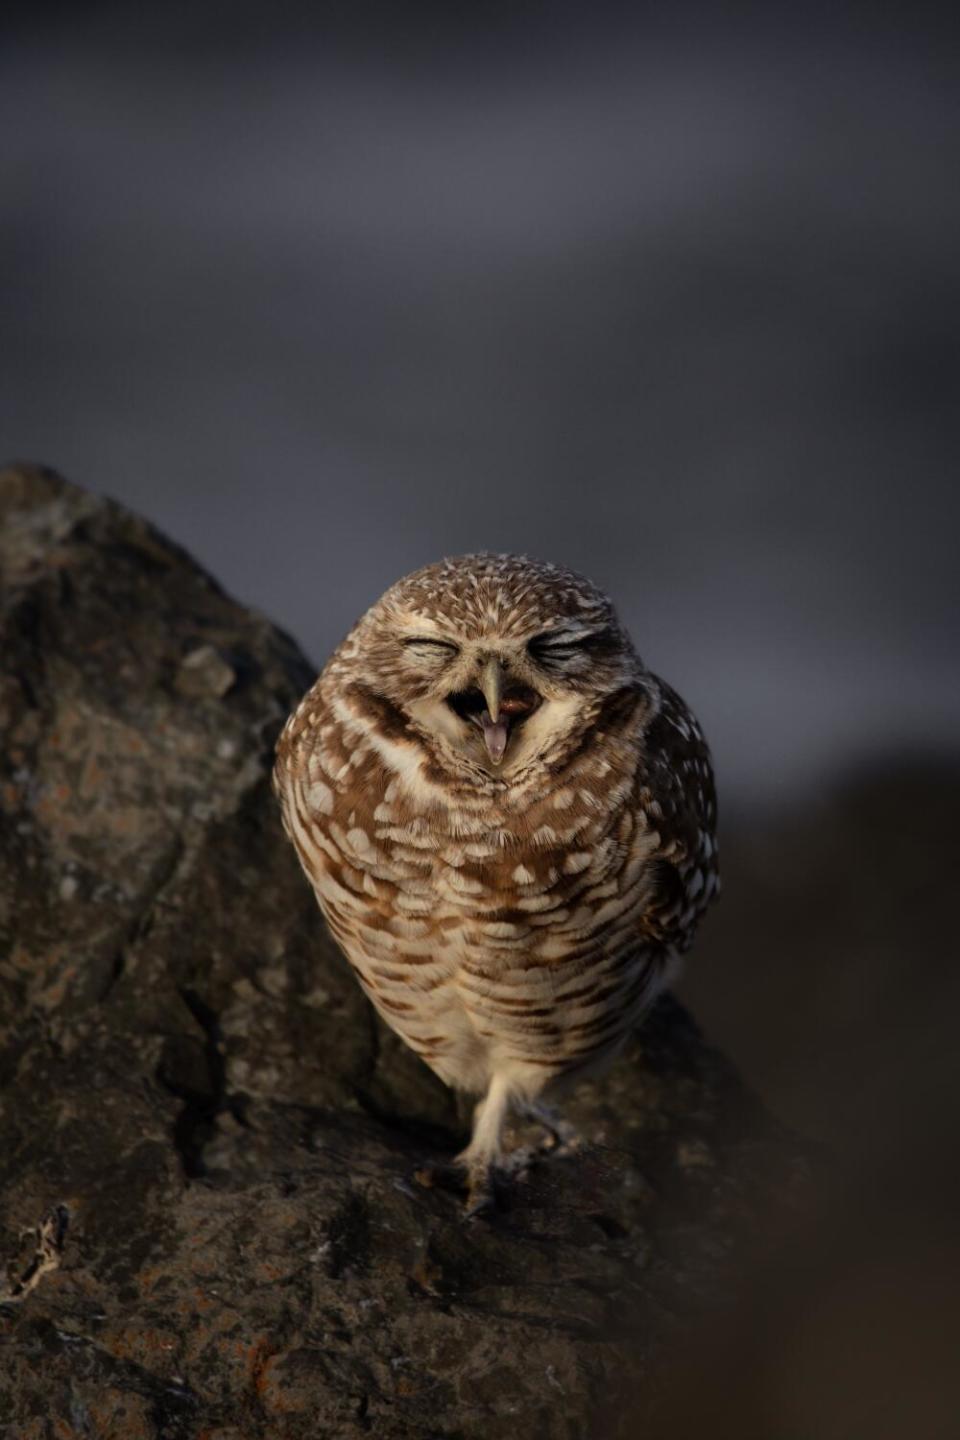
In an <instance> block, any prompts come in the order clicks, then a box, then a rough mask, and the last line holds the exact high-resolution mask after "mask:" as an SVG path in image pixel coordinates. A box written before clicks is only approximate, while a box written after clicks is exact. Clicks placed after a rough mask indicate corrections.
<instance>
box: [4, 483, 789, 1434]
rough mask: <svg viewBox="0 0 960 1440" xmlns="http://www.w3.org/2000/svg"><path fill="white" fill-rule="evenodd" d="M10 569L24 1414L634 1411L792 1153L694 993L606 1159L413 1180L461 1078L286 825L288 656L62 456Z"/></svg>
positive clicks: (565, 1424)
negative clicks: (692, 1012) (321, 902)
mask: <svg viewBox="0 0 960 1440" xmlns="http://www.w3.org/2000/svg"><path fill="white" fill-rule="evenodd" d="M0 564H2V566H3V594H2V613H0V626H2V635H0V646H2V656H3V666H2V676H0V729H2V735H3V747H2V771H0V813H2V829H0V930H2V942H3V943H2V960H0V1084H2V1087H3V1088H2V1100H0V1156H2V1161H0V1165H2V1169H0V1259H2V1261H3V1264H4V1269H3V1270H2V1271H0V1436H2V1437H4V1440H13V1437H16V1440H41V1437H42V1440H48V1437H53V1436H61V1435H64V1436H67V1435H78V1436H96V1437H101V1436H102V1437H107V1436H109V1437H111V1440H112V1437H157V1440H159V1437H165V1440H188V1437H189V1440H200V1437H204V1440H260V1437H263V1440H268V1437H269V1440H288V1437H289V1440H295V1437H303V1440H307V1437H309V1440H317V1437H338V1436H360V1435H374V1436H378V1437H380V1436H382V1437H386V1440H390V1437H400V1436H408V1435H409V1436H424V1437H426V1436H436V1437H441V1436H442V1437H448V1440H453V1437H474V1436H490V1435H500V1434H506V1433H510V1434H511V1436H513V1437H516V1440H522V1437H538V1440H550V1437H558V1440H559V1437H576V1436H583V1435H587V1434H595V1433H605V1434H607V1433H609V1434H611V1435H613V1434H622V1435H633V1434H634V1433H637V1426H638V1424H639V1423H640V1415H639V1412H638V1409H637V1400H636V1395H637V1394H638V1393H640V1394H641V1395H642V1394H644V1393H645V1388H644V1386H645V1382H644V1376H646V1375H648V1374H649V1372H650V1367H651V1364H652V1363H653V1360H654V1358H655V1356H656V1355H657V1353H658V1350H659V1348H660V1347H661V1345H662V1343H663V1341H664V1340H665V1338H667V1337H669V1336H670V1335H671V1334H674V1333H676V1332H678V1331H683V1329H684V1327H685V1325H687V1324H688V1323H689V1322H690V1321H691V1320H692V1319H693V1318H694V1317H696V1316H697V1315H698V1314H700V1313H702V1312H703V1310H704V1309H705V1308H706V1307H709V1306H713V1305H715V1304H717V1303H722V1301H723V1300H724V1298H725V1297H727V1296H729V1295H730V1294H731V1293H733V1292H734V1291H735V1288H736V1280H737V1274H738V1267H739V1264H740V1257H741V1256H742V1254H743V1252H744V1243H745V1240H746V1239H747V1237H749V1236H750V1235H751V1234H752V1233H754V1232H755V1231H756V1230H757V1229H758V1227H759V1226H760V1222H761V1219H762V1221H763V1229H764V1232H765V1234H767V1235H769V1234H770V1233H771V1227H772V1231H773V1232H775V1231H776V1230H777V1228H778V1227H779V1228H782V1227H783V1226H788V1225H789V1224H790V1223H791V1216H792V1215H793V1214H794V1213H795V1211H796V1208H797V1205H798V1203H799V1202H800V1199H801V1197H802V1194H803V1192H804V1188H805V1187H804V1178H803V1177H804V1169H805V1166H804V1161H803V1159H802V1157H801V1156H800V1152H799V1147H798V1146H797V1145H796V1144H795V1143H794V1142H793V1141H792V1140H790V1139H789V1138H788V1137H785V1136H784V1135H782V1134H781V1133H780V1132H779V1131H778V1129H777V1127H775V1126H774V1124H773V1123H772V1122H771V1121H770V1120H769V1119H768V1118H767V1117H766V1116H765V1115H764V1113H763V1112H762V1110H761V1109H760V1107H759V1106H758V1104H757V1103H756V1102H755V1101H754V1100H753V1099H752V1098H751V1097H750V1095H749V1094H748V1093H747V1092H746V1091H745V1090H744V1088H743V1087H742V1086H741V1084H740V1082H739V1081H738V1079H737V1077H736V1075H735V1074H734V1073H733V1071H732V1070H731V1068H730V1067H729V1065H728V1064H727V1063H726V1062H725V1061H724V1060H723V1059H722V1058H721V1057H720V1056H719V1055H718V1054H717V1053H716V1052H714V1051H713V1050H711V1049H710V1048H709V1047H708V1046H707V1045H706V1044H704V1042H703V1041H702V1039H701V1038H700V1036H699V1035H698V1033H697V1031H696V1030H695V1028H694V1026H693V1025H692V1024H691V1022H690V1020H689V1019H688V1018H687V1016H686V1015H685V1014H684V1012H683V1011H682V1010H681V1009H680V1008H679V1007H678V1006H677V1005H676V1004H675V1003H674V1002H673V1001H671V1000H664V1001H663V1002H662V1003H661V1004H660V1005H659V1006H658V1007H657V1009H656V1011H655V1012H654V1014H653V1015H652V1017H651V1018H650V1021H649V1023H648V1024H647V1025H646V1027H645V1029H644V1031H643V1035H642V1040H641V1041H638V1042H637V1044H636V1045H635V1046H634V1049H633V1050H632V1052H631V1053H630V1054H628V1055H627V1056H625V1057H624V1058H623V1060H622V1061H621V1062H620V1063H619V1064H618V1065H617V1066H616V1067H615V1069H614V1070H613V1071H612V1072H611V1073H610V1074H609V1075H608V1076H607V1077H606V1078H605V1079H603V1080H601V1081H598V1082H593V1083H589V1084H584V1085H583V1086H581V1088H580V1089H579V1091H578V1092H577V1093H576V1095H575V1097H574V1100H573V1102H572V1105H571V1115H572V1118H574V1119H575V1120H577V1121H578V1122H579V1123H580V1125H581V1126H582V1128H583V1131H584V1133H585V1135H586V1137H587V1139H588V1141H589V1144H588V1146H587V1147H586V1148H585V1149H584V1150H583V1152H582V1153H580V1154H579V1155H576V1156H573V1157H570V1158H567V1159H562V1160H555V1161H553V1162H548V1163H545V1164H542V1165H540V1166H539V1167H538V1168H536V1169H535V1170H533V1171H532V1172H531V1173H530V1175H529V1177H528V1178H527V1179H526V1180H525V1181H524V1182H523V1183H521V1184H519V1185H518V1186H517V1187H516V1189H515V1190H514V1191H513V1192H512V1194H511V1195H510V1196H509V1200H508V1207H507V1209H506V1210H505V1212H504V1213H503V1214H502V1215H499V1216H497V1217H496V1218H495V1219H494V1220H492V1221H491V1222H489V1223H473V1224H469V1225H467V1224H464V1223H463V1222H462V1220H461V1218H460V1209H459V1204H458V1202H457V1200H456V1199H455V1198H454V1197H452V1196H449V1195H447V1194H445V1193H443V1192H441V1191H427V1190H423V1189H421V1188H419V1187H418V1186H416V1185H415V1184H413V1183H412V1178H411V1177H412V1174H413V1172H414V1170H415V1169H416V1168H417V1167H418V1166H419V1165H421V1164H422V1163H423V1161H424V1160H425V1159H426V1158H428V1157H432V1156H435V1155H436V1154H437V1153H438V1152H439V1153H442V1152H444V1151H447V1150H452V1148H453V1147H454V1145H456V1144H457V1143H458V1140H459V1138H460V1135H461V1130H462V1126H461V1123H460V1120H459V1118H458V1115H457V1110H456V1107H455V1105H454V1103H453V1101H452V1099H451V1096H450V1095H449V1094H448V1093H447V1091H446V1090H445V1089H444V1088H443V1087H442V1086H441V1085H440V1084H439V1082H438V1081H436V1080H435V1079H434V1078H433V1076H432V1075H431V1074H430V1073H429V1072H428V1071H427V1070H426V1069H425V1068H424V1067H422V1066H421V1065H420V1062H419V1061H417V1060H416V1059H415V1058H414V1057H413V1056H412V1055H411V1054H410V1053H409V1052H408V1051H407V1050H406V1049H405V1048H404V1047H403V1046H402V1045H400V1043H399V1042H398V1041H397V1040H396V1039H395V1038H394V1037H393V1036H392V1035H391V1034H390V1032H389V1031H387V1030H385V1029H384V1028H383V1027H382V1026H381V1025H380V1023H379V1022H378V1021H377V1020H376V1019H375V1017H374V1015H373V1013H372V1011H371V1010H370V1008H369V1007H368V1005H367V1003H366V1001H365V1000H364V998H363V997H362V995H361V993H360V991H359V988H358V987H357V985H356V984H355V982H354V980H353V979H352V977H351V975H350V973H349V971H348V969H347V966H346V964H345V963H344V962H343V961H342V960H341V958H340V957H339V955H338V954H337V952H336V951H335V949H334V948H333V946H332V945H331V942H330V941H329V939H328V937H327V936H326V934H325V932H324V930H323V927H322V924H321V920H320V916H319V913H318V911H317V910H316V907H315V905H314V901H313V898H312V895H311V894H310V892H309V891H308V889H307V886H306V884H305V883H304V881H303V879H302V877H301V874H300V871H299V868H298V866H297V863H296V860H295V858H294V856H293V852H292V850H291V848H290V846H289V845H288V844H287V842H286V841H285V839H284V837H283V835H282V833H281V830H280V825H279V822H278V815H277V810H276V806H275V804H274V801H273V798H272V795H271V791H270V787H269V771H270V766H271V759H272V747H273V743H274V740H275V738H276V735H277V733H278V731H279V728H280V726H281V724H282V722H283V719H284V717H285V716H286V714H287V712H288V710H289V709H290V707H291V705H292V704H293V702H294V701H295V700H296V699H297V698H298V697H299V695H300V694H301V693H302V691H303V690H304V689H305V688H306V687H307V685H308V684H309V683H310V680H311V679H312V674H311V670H310V667H309V666H308V665H307V664H306V662H305V661H304V659H303V657H302V656H301V655H300V654H299V652H298V651H297V649H296V647H295V646H294V645H293V643H292V642H291V641H290V640H289V639H288V638H287V637H286V636H284V635H282V634H281V633H280V632H278V631H277V630H276V629H275V628H274V627H273V626H272V625H270V624H268V623H267V622H266V621H265V620H263V619H262V618H260V617H259V616H257V615H254V614H251V613H250V612H249V611H246V610H244V609H243V608H242V607H240V606H239V605H237V604H236V603H235V602H234V601H232V600H230V599H229V598H228V597H227V596H226V595H224V594H223V592H222V591H221V590H220V589H219V588H218V587H217V585H216V584H215V583H214V582H213V581H212V580H211V579H210V578H209V577H208V576H206V575H205V574H203V572H202V571H201V570H199V569H198V567H197V566H196V565H195V564H193V562H192V561H191V560H190V559H189V557H188V556H187V555H185V554H184V553H183V552H182V551H181V550H178V549H177V548H176V547H175V546H173V545H171V544H170V543H169V542H168V541H166V540H164V539H163V538H162V537H161V536H159V535H158V534H157V533H156V532H155V531H154V530H152V529H151V527H150V526H149V525H147V524H146V523H144V522H143V521H142V520H139V519H138V518H136V517H135V516H133V515H130V514H128V513H127V512H125V511H123V510H122V509H120V508H119V507H118V506H116V505H114V504H112V503H110V502H107V501H104V500H101V499H98V498H95V497H94V496H91V495H88V494H85V493H84V492H82V491H80V490H78V489H76V488H75V487H73V486H71V485H69V484H67V483H66V482H64V481H63V480H61V479H60V478H58V477H57V476H55V475H54V474H52V473H51V472H49V471H46V470H42V469H38V468H35V467H28V466H24V467H17V468H13V469H10V470H8V471H5V472H3V474H2V476H0ZM638 1383H639V1386H640V1389H639V1391H638V1389H637V1385H638ZM647 1388H649V1387H647ZM623 1393H629V1394H630V1396H631V1399H630V1410H629V1414H627V1415H624V1414H622V1413H620V1407H618V1399H617V1397H618V1396H619V1395H621V1394H623Z"/></svg>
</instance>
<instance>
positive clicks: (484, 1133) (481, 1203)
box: [457, 1075, 510, 1219]
mask: <svg viewBox="0 0 960 1440" xmlns="http://www.w3.org/2000/svg"><path fill="white" fill-rule="evenodd" d="M509 1106H510V1082H509V1081H508V1080H507V1079H506V1077H505V1076H503V1075H494V1077H493V1079H492V1080H491V1081H490V1086H489V1088H488V1090H487V1093H486V1095H484V1097H483V1099H482V1100H481V1101H480V1103H479V1105H478V1106H477V1108H476V1110H475V1111H474V1114H473V1135H472V1136H471V1139H470V1144H469V1145H468V1146H467V1148H466V1149H465V1150H462V1151H461V1152H460V1154H459V1155H458V1156H457V1163H458V1164H460V1165H462V1166H463V1168H464V1171H465V1173H466V1180H467V1205H466V1212H465V1213H466V1216H467V1218H468V1219H471V1218H472V1217H473V1216H475V1215H481V1214H483V1212H484V1211H486V1210H489V1209H491V1208H492V1206H493V1204H494V1202H495V1196H494V1189H493V1175H494V1170H495V1168H496V1166H497V1163H498V1161H499V1160H500V1141H501V1137H502V1135H503V1125H504V1121H505V1120H506V1118H507V1110H508V1109H509Z"/></svg>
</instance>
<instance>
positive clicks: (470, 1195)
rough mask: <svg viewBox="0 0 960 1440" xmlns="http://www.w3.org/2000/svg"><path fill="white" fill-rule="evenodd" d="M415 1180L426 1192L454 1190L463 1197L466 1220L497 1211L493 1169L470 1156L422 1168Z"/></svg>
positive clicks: (417, 1172) (415, 1174)
mask: <svg viewBox="0 0 960 1440" xmlns="http://www.w3.org/2000/svg"><path fill="white" fill-rule="evenodd" d="M413 1178H414V1179H415V1180H416V1182H417V1184H418V1185H422V1186H423V1187H424V1189H427V1190H433V1189H438V1190H452V1191H454V1192H455V1193H457V1194H459V1195H464V1196H465V1197H466V1198H465V1200H464V1208H463V1218H464V1219H465V1220H475V1219H477V1218H478V1217H479V1216H481V1215H488V1214H489V1213H490V1212H491V1211H492V1210H495V1209H496V1204H497V1195H496V1188H495V1185H494V1176H493V1166H492V1165H490V1164H487V1163H485V1162H481V1161H477V1160H474V1159H472V1158H471V1157H470V1156H469V1155H466V1154H464V1155H458V1156H457V1157H456V1159H455V1160H446V1161H437V1162H434V1163H432V1164H429V1165H423V1166H421V1168H420V1169H419V1170H417V1171H415V1172H414V1177H413Z"/></svg>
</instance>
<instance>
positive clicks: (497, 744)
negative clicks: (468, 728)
mask: <svg viewBox="0 0 960 1440" xmlns="http://www.w3.org/2000/svg"><path fill="white" fill-rule="evenodd" d="M480 724H481V725H482V726H483V738H484V740H485V741H486V745H487V754H488V755H489V756H490V759H491V760H492V761H493V763H494V765H499V764H500V761H501V760H502V759H503V752H504V750H506V748H507V735H508V733H509V732H508V730H507V723H506V721H505V720H497V721H496V722H494V721H493V720H491V719H490V711H489V710H484V712H483V714H482V715H481V716H480Z"/></svg>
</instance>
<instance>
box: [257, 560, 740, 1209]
mask: <svg viewBox="0 0 960 1440" xmlns="http://www.w3.org/2000/svg"><path fill="white" fill-rule="evenodd" d="M275 783H276V787H277V791H278V794H279V796H280V800H281V804H282V807H283V816H284V824H285V826H286V829H287V833H288V834H289V836H290V838H291V840H292V841H293V843H294V845H295V846H296V850H297V854H298V855H299V857H300V861H301V864H302V865H303V868H304V870H305V871H306V874H307V877H308V879H309V880H310V883H311V885H312V886H313V888H314V890H315V892H316V896H317V899H318V901H319V903H320V907H321V909H322V910H323V913H324V915H325V916H326V919H327V923H328V924H329V926H330V929H331V930H332V932H333V934H334V936H335V937H336V939H337V940H338V941H339V943H340V945H341V947H342V948H343V950H344V952H345V953H346V956H347V958H348V960H349V961H350V963H351V965H352V966H353V968H354V970H355V971H356V973H357V977H358V979H359V981H360V983H361V985H362V986H363V988H364V990H365V992H366V994H367V995H368V996H369V997H370V999H371V1000H372V1002H373V1004H374V1005H375V1006H376V1008H377V1010H378V1011H379V1012H380V1014H381V1015H382V1016H383V1018H384V1020H386V1022H387V1024H388V1025H391V1026H392V1027H393V1029H394V1030H396V1031H397V1033H398V1034H399V1035H400V1036H402V1038H403V1039H404V1040H405V1041H406V1043H407V1044H408V1045H409V1046H411V1047H412V1048H413V1049H414V1050H415V1051H416V1053H417V1054H418V1055H420V1056H421V1057H422V1058H423V1059H424V1060H425V1061H426V1063H427V1064H428V1065H429V1066H430V1067H431V1068H432V1069H433V1070H435V1071H436V1073H437V1074H438V1075H439V1076H440V1077H441V1078H442V1079H443V1080H444V1081H446V1083H447V1084H448V1085H452V1086H455V1087H457V1088H459V1089H462V1090H464V1091H467V1092H471V1093H472V1094H474V1095H476V1096H478V1097H480V1099H479V1103H478V1105H477V1107H476V1111H475V1116H474V1125H473V1136H472V1139H471V1141H470V1144H469V1145H468V1147H467V1149H466V1150H465V1151H464V1152H463V1154H462V1155H461V1156H459V1157H458V1161H457V1163H458V1164H459V1165H460V1166H461V1167H462V1173H463V1177H464V1180H465V1182H466V1185H467V1188H468V1192H469V1205H470V1208H471V1210H472V1211H475V1210H477V1209H479V1208H482V1207H483V1205H484V1204H485V1203H486V1202H487V1200H488V1199H489V1195H490V1185H491V1172H492V1169H493V1168H494V1167H495V1166H496V1164H497V1163H498V1161H499V1160H500V1158H501V1133H502V1129H503V1125H504V1121H505V1119H506V1116H507V1114H508V1112H509V1110H510V1109H511V1107H513V1108H515V1109H517V1110H519V1111H521V1112H523V1113H526V1114H540V1115H543V1116H546V1115H547V1113H548V1112H546V1111H545V1110H544V1109H543V1106H542V1102H543V1100H544V1099H545V1098H549V1093H548V1092H549V1091H550V1090H551V1089H553V1088H555V1087H556V1085H557V1082H559V1081H560V1080H561V1079H562V1078H564V1077H568V1076H570V1075H575V1074H576V1073H577V1072H578V1071H580V1070H581V1069H583V1068H584V1067H586V1066H588V1065H591V1066H592V1065H593V1063H594V1062H597V1061H599V1060H604V1059H607V1058H609V1057H611V1056H612V1055H613V1054H614V1053H615V1052H616V1050H617V1048H618V1046H619V1045H620V1044H621V1042H622V1041H623V1040H624V1038H625V1036H626V1035H627V1033H628V1032H629V1031H630V1029H631V1027H632V1026H634V1024H635V1023H636V1021H637V1020H638V1018H639V1017H640V1015H641V1014H642V1013H643V1011H644V1010H646V1009H647V1007H648V1006H649V1005H650V1004H651V1002H652V1001H653V999H654V998H655V996H656V995H657V994H658V993H659V991H660V990H662V989H663V987H664V985H665V984H666V983H667V982H668V979H669V978H670V977H671V975H672V974H673V973H674V972H675V969H676V959H677V957H678V955H679V954H680V953H681V952H682V951H683V950H684V949H685V948H686V947H687V945H688V944H689V943H690V941H691V939H692V937H693V932H694V929H695V926H696V924H697V921H698V920H699V918H700V916H701V914H702V913H703V911H704V910H705V908H706V906H707V905H708V903H709V901H710V900H711V898H712V897H713V895H714V894H715V892H716V890H717V886H718V871H717V853H716V842H715V835H714V827H715V819H716V807H715V801H714V791H713V778H712V774H711V769H710V759H709V754H708V751H707V747H706V744H705V743H704V740H703V736H702V735H701V732H700V728H699V726H698V724H697V722H696V720H695V719H694V717H693V716H692V714H691V713H690V711H689V710H688V709H687V707H686V705H685V704H684V702H683V701H682V700H681V699H680V697H679V696H678V695H677V694H676V692H675V691H673V690H671V688H670V687H669V685H666V684H665V683H664V682H663V681H662V680H659V679H657V677H656V676H655V675H653V674H651V672H650V671H649V670H647V669H646V667H645V666H644V665H643V662H642V661H641V660H640V659H639V657H638V656H637V654H636V652H635V651H634V649H633V646H632V644H631V643H630V640H629V638H628V636H627V635H626V633H625V632H624V630H623V629H622V627H621V625H620V623H619V621H618V619H617V616H616V614H615V612H614V609H613V606H612V604H611V602H610V601H609V600H608V599H607V597H606V596H605V595H604V594H602V593H601V592H600V591H599V590H597V589H596V588H595V587H594V586H593V585H592V584H590V582H589V581H587V580H584V579H583V578H582V577H581V576H579V575H575V574H572V573H571V572H569V571H566V570H562V569H559V568H558V567H557V566H554V565H546V564H542V563H539V562H537V561H534V560H530V559H528V558H526V557H525V556H516V555H485V554H484V555H467V556H465V557H463V558H462V559H457V560H444V561H442V562H441V563H439V564H436V565H429V566H427V567H426V568H425V569H423V570H418V571H416V572H415V573H414V574H413V575H409V576H408V577H407V578H406V579H404V580H400V581H399V582H398V583H397V584H396V585H394V586H393V587H392V588H391V589H390V590H388V591H387V593H386V594H385V595H384V596H383V597H382V599H381V600H379V601H378V602H377V604H376V605H374V606H373V608H372V609H370V610H368V611H367V613H366V614H365V615H364V616H363V618H362V619H361V620H360V621H359V622H358V623H357V625H356V626H355V627H354V629H353V630H352V631H351V632H350V634H349V635H348V636H347V638H346V639H345V640H344V641H343V643H342V645H341V646H340V647H339V649H338V650H337V651H336V652H335V654H334V655H333V656H332V658H331V659H330V661H329V663H328V664H327V666H326V668H325V669H324V671H323V673H322V674H321V676H320V678H319V679H318V680H317V682H316V684H315V685H314V686H313V688H312V689H311V690H310V691H309V692H308V694H307V695H306V696H305V697H304V699H303V701H302V702H301V704H300V705H299V707H298V708H297V710H296V711H295V712H294V714H293V715H292V716H291V717H290V719H289V720H288V721H287V725H286V728H285V729H284V732H283V735H282V737H281V739H280V743H279V746H278V753H277V766H276V772H275Z"/></svg>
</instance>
